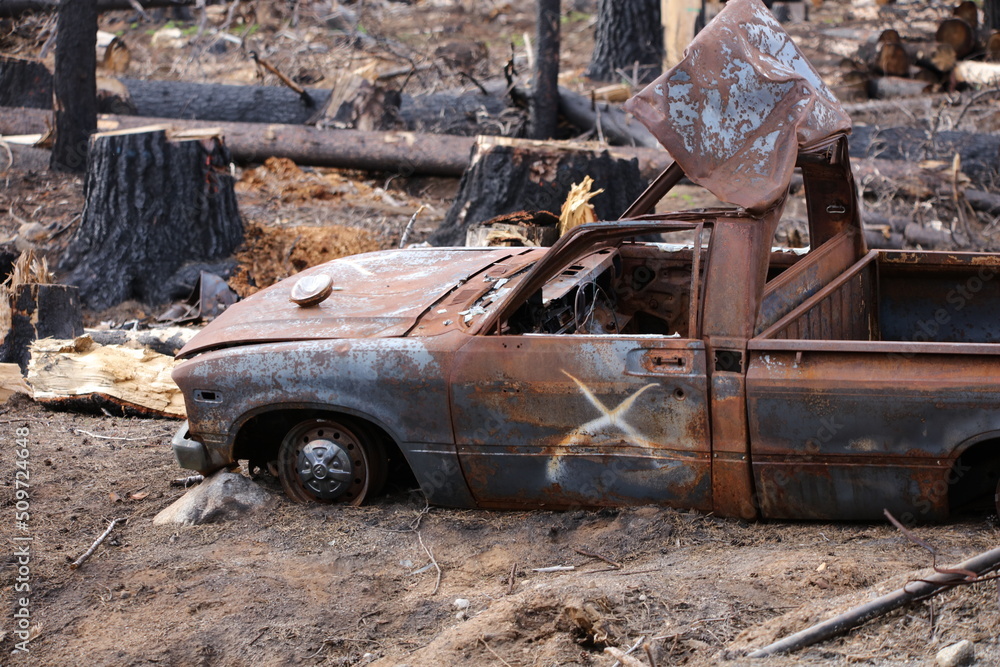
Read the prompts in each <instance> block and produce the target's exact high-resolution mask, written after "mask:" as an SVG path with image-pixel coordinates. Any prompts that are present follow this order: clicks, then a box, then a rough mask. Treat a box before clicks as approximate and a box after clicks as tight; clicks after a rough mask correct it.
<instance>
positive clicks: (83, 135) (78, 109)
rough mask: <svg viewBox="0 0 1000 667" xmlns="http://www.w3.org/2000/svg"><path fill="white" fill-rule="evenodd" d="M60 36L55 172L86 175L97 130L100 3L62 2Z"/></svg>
mask: <svg viewBox="0 0 1000 667" xmlns="http://www.w3.org/2000/svg"><path fill="white" fill-rule="evenodd" d="M57 29H58V33H57V34H56V73H55V79H54V82H55V110H56V124H55V127H56V140H55V144H54V145H53V147H52V161H51V162H50V165H51V167H52V168H53V169H56V170H60V171H78V172H82V171H83V170H84V169H85V168H86V166H87V138H88V137H89V136H90V133H91V132H93V131H94V130H96V129H97V75H96V71H97V51H96V50H97V4H96V0H62V4H61V5H60V6H59V20H58V24H57Z"/></svg>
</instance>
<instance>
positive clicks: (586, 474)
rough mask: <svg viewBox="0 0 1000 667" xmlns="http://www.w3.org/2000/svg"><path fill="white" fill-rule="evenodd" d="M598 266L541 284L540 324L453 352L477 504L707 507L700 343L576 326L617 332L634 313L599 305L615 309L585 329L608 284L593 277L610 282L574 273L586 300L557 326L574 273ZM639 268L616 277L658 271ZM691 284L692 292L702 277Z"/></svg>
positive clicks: (460, 431) (461, 428) (463, 455)
mask: <svg viewBox="0 0 1000 667" xmlns="http://www.w3.org/2000/svg"><path fill="white" fill-rule="evenodd" d="M602 262H604V259H602V258H600V257H597V258H596V259H594V258H588V259H585V260H581V261H580V262H579V263H578V264H576V265H574V266H572V267H567V269H566V271H564V272H562V273H560V274H558V275H556V276H555V277H554V278H553V279H552V280H551V281H549V282H548V283H546V285H545V288H544V289H543V292H545V294H546V295H545V297H544V300H545V302H546V303H547V304H548V306H547V308H548V312H547V313H545V314H542V315H539V316H538V317H537V319H536V322H542V324H541V325H539V326H538V327H536V330H535V331H530V330H529V331H515V329H516V327H514V326H512V327H509V328H508V331H507V332H506V333H504V334H501V335H488V334H487V335H478V336H474V337H472V338H471V339H470V341H469V342H468V343H467V344H466V345H465V346H464V347H463V348H462V349H461V350H460V351H459V353H458V355H457V358H456V360H455V367H454V375H453V378H452V382H451V386H452V411H453V421H454V428H455V437H456V444H457V447H458V455H459V460H460V462H461V465H462V468H463V471H464V473H465V475H466V479H467V480H468V482H469V486H470V488H471V490H472V493H473V495H474V496H475V498H476V500H477V502H478V503H479V504H480V505H482V506H486V507H489V506H503V507H511V506H518V505H521V506H532V507H537V506H540V505H541V506H548V507H554V508H555V507H572V506H581V507H588V506H589V507H593V506H602V505H612V504H614V505H620V504H629V503H634V504H648V503H660V504H669V505H676V506H681V507H693V508H697V509H702V510H709V509H711V506H712V484H711V461H710V433H709V425H708V406H707V402H708V381H707V375H706V351H705V346H704V344H703V342H702V341H700V340H697V339H696V338H694V337H691V338H689V337H686V336H685V337H680V336H678V335H676V334H675V335H673V336H671V335H668V334H666V333H663V334H656V335H654V334H640V333H620V334H619V333H607V332H605V333H577V332H579V331H581V329H583V330H586V331H595V330H596V331H602V330H606V329H607V328H608V327H609V326H610V327H611V328H612V329H614V328H618V326H617V325H618V324H619V323H612V322H611V320H612V319H614V318H620V319H622V320H624V319H625V318H626V317H628V314H627V312H618V313H617V314H615V310H616V309H619V310H625V311H627V310H628V307H627V306H626V305H625V304H623V303H622V302H621V301H619V302H618V303H616V304H612V305H609V306H608V307H607V308H605V309H604V310H605V311H610V312H611V315H610V316H608V315H607V314H605V316H604V320H605V324H604V325H603V326H595V325H594V324H593V323H591V324H589V325H587V326H581V323H580V322H579V317H580V315H579V313H580V312H581V310H584V311H586V312H588V313H593V312H595V311H597V312H601V309H600V308H599V307H597V306H594V305H593V304H592V303H587V302H588V301H589V298H588V297H587V296H586V294H587V292H586V290H588V289H593V290H594V293H595V294H597V293H598V290H600V291H602V292H603V291H609V290H610V289H612V288H611V287H607V284H606V283H602V282H601V280H599V279H598V278H597V276H594V277H593V278H594V280H595V283H594V284H595V285H600V284H605V286H606V287H603V288H602V287H595V288H589V287H586V285H589V284H591V283H590V282H589V281H590V280H591V279H590V278H586V279H582V280H579V279H578V280H575V283H574V287H573V289H576V290H580V289H583V290H584V295H585V296H584V297H583V298H582V302H583V304H584V305H581V297H580V296H579V293H578V292H577V293H573V296H572V299H573V301H571V302H570V303H572V302H575V304H574V307H573V308H572V313H571V316H572V318H573V319H575V320H577V321H574V322H571V323H570V324H569V325H568V327H567V329H566V330H565V331H557V332H554V333H553V332H551V330H552V329H558V328H559V326H560V325H559V322H560V321H561V320H560V315H559V313H558V312H557V311H558V303H559V302H560V299H561V298H562V297H561V289H562V287H563V286H564V283H565V281H566V277H567V275H574V276H576V277H579V275H580V274H581V272H582V273H585V272H586V271H588V270H590V269H591V268H594V267H596V268H597V269H599V268H600V265H601V263H602ZM641 266H644V265H643V264H641V263H639V264H636V265H635V266H634V267H631V268H630V267H625V269H624V272H625V273H626V275H624V276H621V277H620V279H623V280H625V281H631V280H632V279H633V278H635V276H632V275H629V272H630V271H638V272H639V273H640V274H641V275H640V276H639V277H640V278H642V279H643V280H645V279H646V278H647V277H648V276H647V274H646V273H645V272H647V271H651V272H653V273H655V272H656V271H657V269H656V267H655V265H654V268H653V269H650V268H649V267H648V266H646V268H645V269H640V268H639V267H641ZM588 267H589V268H588ZM574 271H575V272H577V273H573V272H574ZM567 272H568V273H567ZM581 286H582V287H581ZM648 289H649V288H647V290H648ZM690 289H691V290H693V293H694V294H697V292H698V285H697V281H694V283H693V284H692V285H691V287H690ZM640 291H641V290H640ZM631 296H634V295H631ZM631 296H630V298H631ZM693 307H694V309H695V311H696V310H697V304H696V303H695V304H694V305H693ZM563 316H564V317H569V316H568V315H566V313H565V312H564V313H563ZM546 318H550V319H549V320H546ZM609 318H610V319H609ZM597 319H600V318H597ZM695 319H696V318H691V321H692V322H694V321H695ZM621 328H622V329H626V327H624V326H623V327H621ZM537 329H548V331H539V330H537ZM684 333H691V332H684Z"/></svg>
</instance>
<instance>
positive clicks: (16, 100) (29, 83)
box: [0, 55, 52, 109]
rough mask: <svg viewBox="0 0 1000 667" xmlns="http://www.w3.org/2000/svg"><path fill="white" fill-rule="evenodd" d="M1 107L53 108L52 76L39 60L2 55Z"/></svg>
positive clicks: (0, 77)
mask: <svg viewBox="0 0 1000 667" xmlns="http://www.w3.org/2000/svg"><path fill="white" fill-rule="evenodd" d="M0 106H7V107H30V108H32V109H51V108H52V74H51V73H50V72H49V70H48V68H46V67H45V65H44V64H43V63H42V62H41V61H38V60H26V59H23V58H15V57H13V56H4V55H0Z"/></svg>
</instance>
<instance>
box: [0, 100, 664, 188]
mask: <svg viewBox="0 0 1000 667" xmlns="http://www.w3.org/2000/svg"><path fill="white" fill-rule="evenodd" d="M100 118H101V125H102V127H103V128H105V129H112V128H113V129H127V128H137V127H142V126H145V125H149V124H150V123H155V124H162V125H165V126H168V127H171V128H173V129H175V130H196V129H198V128H203V127H205V125H206V123H204V122H199V121H179V120H174V119H170V118H139V117H136V116H113V115H103V116H101V117H100ZM50 122H51V112H47V111H40V110H35V109H16V108H6V107H0V134H41V133H43V132H45V130H46V127H47V126H48V124H49V123H50ZM212 127H215V128H218V129H219V130H221V133H222V135H223V136H225V137H226V146H227V148H228V149H229V150H230V152H231V153H232V156H233V159H234V160H236V161H237V162H241V163H252V162H263V161H264V160H266V159H267V158H269V157H283V158H288V159H290V160H292V161H293V162H295V163H296V164H300V165H313V166H318V167H338V168H340V169H361V170H366V171H384V172H393V173H396V174H399V175H402V176H412V175H414V174H424V175H432V176H454V177H457V176H461V175H462V173H463V172H464V171H465V168H466V167H468V166H469V155H470V153H471V151H472V147H473V146H474V145H475V143H476V139H475V137H460V136H452V135H440V134H421V133H416V132H361V131H358V130H320V129H317V128H315V127H309V126H306V125H266V124H262V123H212ZM505 141H507V142H509V143H510V144H511V145H522V146H531V145H533V144H534V143H535V142H533V141H530V140H527V139H505ZM548 143H550V144H552V145H554V146H564V147H565V148H566V149H569V150H572V149H573V148H574V147H577V148H578V145H574V144H570V143H565V142H548ZM607 150H608V152H609V153H610V154H611V156H612V157H615V158H619V159H637V160H638V161H639V171H640V172H641V173H642V177H643V178H645V179H649V178H653V177H655V176H656V175H657V174H659V173H660V172H661V171H663V170H664V169H665V168H666V167H667V165H668V164H670V162H671V159H670V155H669V154H668V153H667V152H666V151H664V150H662V149H657V148H642V147H639V148H634V147H628V146H622V147H608V149H607Z"/></svg>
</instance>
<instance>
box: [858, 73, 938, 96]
mask: <svg viewBox="0 0 1000 667" xmlns="http://www.w3.org/2000/svg"><path fill="white" fill-rule="evenodd" d="M931 87H932V85H931V84H929V83H928V82H926V81H920V80H918V79H903V78H901V77H898V76H878V77H873V78H872V79H871V80H870V81H869V82H868V95H869V97H871V98H872V99H876V100H886V99H891V98H894V97H917V96H919V95H923V94H925V93H927V92H929V91H930V89H931Z"/></svg>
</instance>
